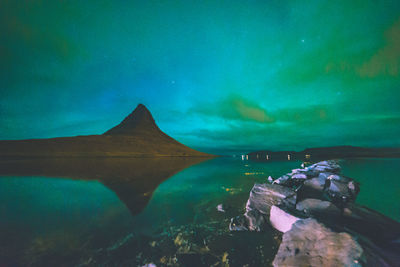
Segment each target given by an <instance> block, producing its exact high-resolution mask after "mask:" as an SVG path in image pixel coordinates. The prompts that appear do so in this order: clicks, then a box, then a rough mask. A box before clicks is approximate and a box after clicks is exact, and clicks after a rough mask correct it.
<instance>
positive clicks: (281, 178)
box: [273, 175, 290, 185]
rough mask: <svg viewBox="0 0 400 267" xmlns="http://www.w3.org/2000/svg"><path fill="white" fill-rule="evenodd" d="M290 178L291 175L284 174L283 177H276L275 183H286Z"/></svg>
mask: <svg viewBox="0 0 400 267" xmlns="http://www.w3.org/2000/svg"><path fill="white" fill-rule="evenodd" d="M289 179H290V176H289V175H283V176H281V177H279V178H278V179H276V180H275V181H274V182H273V184H281V185H282V184H285V183H286V182H287V181H288V180H289Z"/></svg>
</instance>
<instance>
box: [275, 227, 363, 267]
mask: <svg viewBox="0 0 400 267" xmlns="http://www.w3.org/2000/svg"><path fill="white" fill-rule="evenodd" d="M362 254H363V249H362V248H361V246H360V245H359V244H358V243H357V241H355V240H354V239H353V238H352V237H351V236H350V235H349V234H347V233H335V232H333V231H331V230H330V229H328V228H326V227H325V226H324V225H322V224H320V223H318V222H317V221H316V220H314V219H305V220H298V221H296V222H295V223H294V224H293V225H292V227H291V229H290V230H289V231H287V232H286V233H284V234H283V237H282V243H281V245H280V247H279V250H278V253H277V254H276V256H275V259H274V261H273V266H275V267H278V266H354V267H355V266H361V263H360V259H361V257H362Z"/></svg>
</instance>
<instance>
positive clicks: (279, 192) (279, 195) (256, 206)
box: [246, 184, 296, 215]
mask: <svg viewBox="0 0 400 267" xmlns="http://www.w3.org/2000/svg"><path fill="white" fill-rule="evenodd" d="M282 203H284V204H285V205H288V206H291V207H294V206H295V205H296V192H295V191H293V190H292V189H290V188H288V187H284V186H281V185H276V184H255V185H254V186H253V188H252V189H251V191H250V197H249V199H248V200H247V204H246V211H247V212H248V211H250V210H258V211H259V212H261V213H263V214H266V215H269V211H270V209H271V207H272V206H273V205H280V204H282Z"/></svg>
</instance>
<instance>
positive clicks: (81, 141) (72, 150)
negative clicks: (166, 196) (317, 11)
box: [0, 104, 213, 158]
mask: <svg viewBox="0 0 400 267" xmlns="http://www.w3.org/2000/svg"><path fill="white" fill-rule="evenodd" d="M164 156H177V157H186V156H190V157H210V156H213V155H210V154H206V153H203V152H200V151H196V150H194V149H192V148H190V147H188V146H185V145H183V144H181V143H179V142H178V141H176V140H175V139H173V138H172V137H170V136H168V135H167V134H165V133H164V132H162V131H161V130H160V128H158V126H157V124H156V123H155V121H154V119H153V116H152V115H151V113H150V111H149V110H148V109H147V108H146V107H145V106H144V105H142V104H139V105H138V106H137V107H136V109H135V110H134V111H133V112H132V113H131V114H130V115H129V116H128V117H126V118H125V119H124V120H123V121H122V122H121V123H120V124H118V125H117V126H115V127H113V128H111V129H110V130H108V131H106V132H105V133H104V134H102V135H88V136H75V137H58V138H49V139H29V140H5V141H0V157H3V158H4V157H6V158H9V157H17V158H18V157H164Z"/></svg>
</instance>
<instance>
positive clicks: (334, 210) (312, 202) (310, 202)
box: [296, 198, 341, 216]
mask: <svg viewBox="0 0 400 267" xmlns="http://www.w3.org/2000/svg"><path fill="white" fill-rule="evenodd" d="M296 209H297V210H299V211H302V212H304V213H305V214H307V215H333V216H339V215H340V214H341V211H340V209H339V208H338V207H336V206H335V205H334V204H332V203H331V202H329V201H323V200H319V199H314V198H307V199H304V200H302V201H300V202H299V203H297V205H296Z"/></svg>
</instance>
